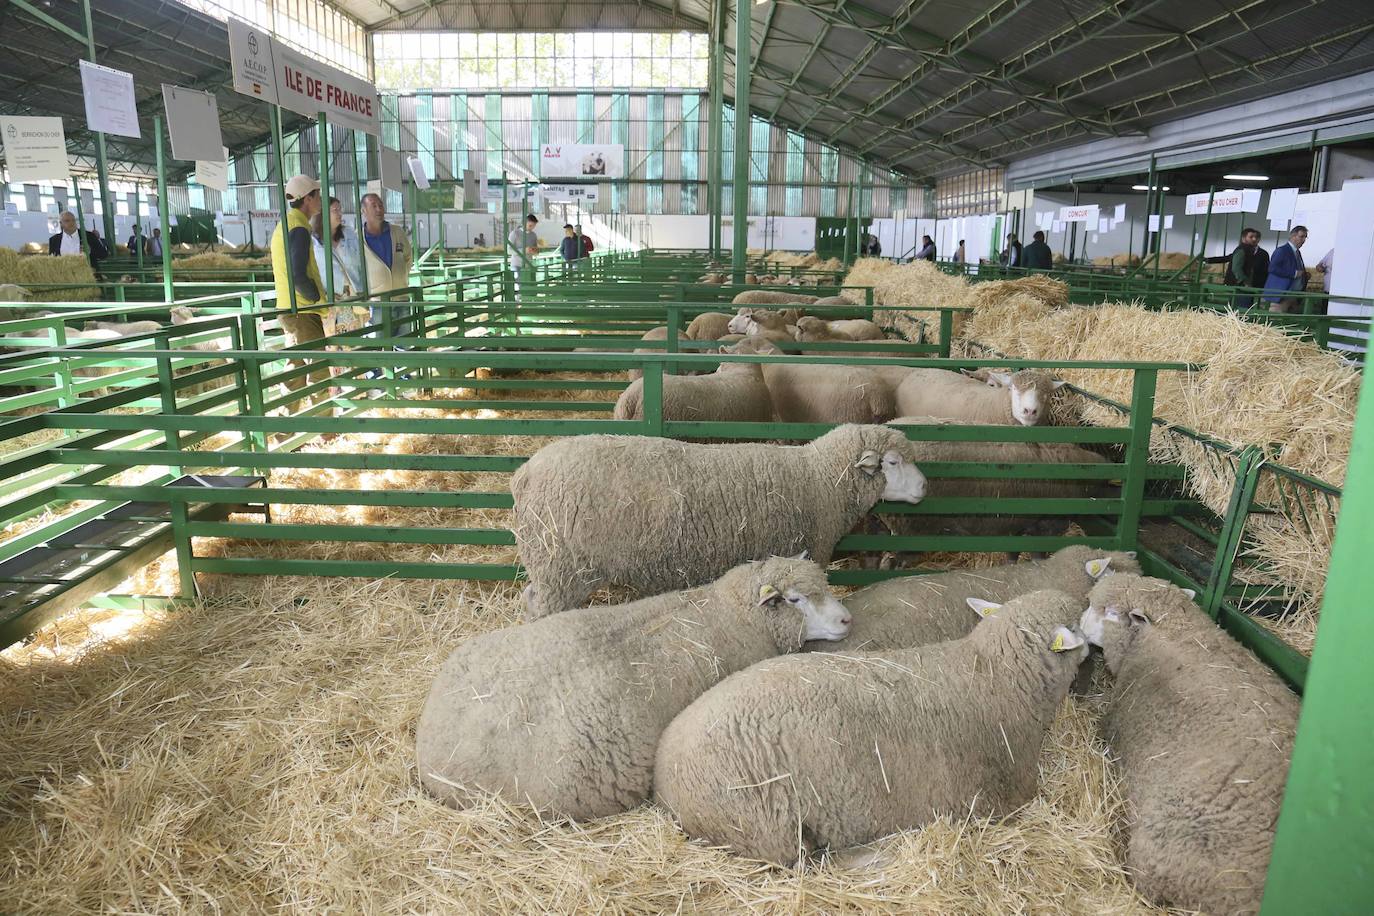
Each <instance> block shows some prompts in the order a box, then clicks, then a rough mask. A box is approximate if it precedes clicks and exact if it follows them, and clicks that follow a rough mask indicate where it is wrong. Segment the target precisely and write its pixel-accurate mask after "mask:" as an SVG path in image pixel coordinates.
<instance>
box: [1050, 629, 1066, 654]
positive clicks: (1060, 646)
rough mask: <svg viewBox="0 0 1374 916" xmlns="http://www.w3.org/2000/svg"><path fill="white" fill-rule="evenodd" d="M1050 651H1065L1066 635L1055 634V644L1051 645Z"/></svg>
mask: <svg viewBox="0 0 1374 916" xmlns="http://www.w3.org/2000/svg"><path fill="white" fill-rule="evenodd" d="M1050 651H1051V652H1063V651H1064V634H1063V633H1056V634H1054V642H1052V643H1050Z"/></svg>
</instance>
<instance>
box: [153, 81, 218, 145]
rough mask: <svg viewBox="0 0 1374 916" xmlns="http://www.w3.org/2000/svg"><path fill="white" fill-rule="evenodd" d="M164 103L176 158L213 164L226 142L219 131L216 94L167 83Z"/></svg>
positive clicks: (163, 92)
mask: <svg viewBox="0 0 1374 916" xmlns="http://www.w3.org/2000/svg"><path fill="white" fill-rule="evenodd" d="M162 104H163V106H164V107H165V108H166V109H167V132H168V133H169V134H171V136H172V158H173V159H195V160H204V161H213V160H214V159H216V158H217V157H218V156H219V154H220V150H221V149H223V148H224V140H223V138H222V137H221V136H220V129H219V100H218V99H216V98H215V94H214V93H213V92H199V91H197V90H195V89H183V88H181V87H180V86H171V85H168V84H167V83H163V84H162Z"/></svg>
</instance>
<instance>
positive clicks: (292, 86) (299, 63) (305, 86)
mask: <svg viewBox="0 0 1374 916" xmlns="http://www.w3.org/2000/svg"><path fill="white" fill-rule="evenodd" d="M229 63H230V68H231V70H232V71H233V74H234V91H235V92H239V93H242V94H243V95H249V96H252V97H253V98H258V99H262V100H263V101H265V102H273V103H275V104H278V105H281V106H282V107H283V108H288V109H290V110H291V111H294V112H295V113H296V114H299V115H303V116H305V117H307V118H314V117H317V116H318V115H319V113H320V112H322V111H323V112H324V113H325V114H326V115H328V116H329V120H330V121H331V122H332V123H334V124H337V125H339V126H340V127H348V128H351V129H353V130H360V131H362V132H363V133H365V134H371V135H372V136H374V137H381V135H382V128H381V121H380V119H379V115H380V113H381V104H380V103H379V102H378V100H377V87H376V86H374V85H372V84H371V83H369V82H367V81H365V80H362V79H359V78H358V77H356V76H351V75H349V74H347V73H345V72H343V71H342V70H339V69H338V68H336V67H331V66H329V65H328V64H325V63H321V62H320V61H317V60H315V59H314V58H312V57H307V56H305V55H304V54H302V53H300V52H299V51H296V50H295V49H293V48H289V47H287V46H286V45H285V44H281V43H278V42H274V41H273V40H272V36H271V34H270V33H268V32H267V31H265V30H263V29H258V28H255V27H254V26H250V25H248V24H247V23H245V22H240V21H238V20H236V19H230V20H229Z"/></svg>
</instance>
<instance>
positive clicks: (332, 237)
mask: <svg viewBox="0 0 1374 916" xmlns="http://www.w3.org/2000/svg"><path fill="white" fill-rule="evenodd" d="M310 234H311V236H312V237H313V240H314V245H313V251H314V253H315V266H316V267H317V268H318V269H319V271H320V276H321V277H324V276H327V274H326V273H325V266H326V265H325V250H324V246H325V240H324V214H323V213H317V214H315V216H314V217H312V218H311V220H310ZM329 245H330V247H331V248H333V249H334V299H335V301H336V302H337V300H339V299H342V298H344V297H346V296H356V295H358V293H359V292H361V291H362V281H361V280H360V279H359V277H360V276H361V273H360V269H361V267H362V265H361V264H360V263H359V256H358V238H357V236H355V235H353V233H351V232H349V231H348V229H347V228H346V227H345V226H344V224H343V205H342V204H340V203H339V199H338V198H337V197H331V198H329ZM325 291H326V292H328V289H326V290H325ZM360 326H361V320H360V319H358V318H355V317H354V314H353V306H351V305H335V306H334V307H333V308H331V309H330V310H329V313H328V314H327V315H326V316H325V332H326V333H327V334H329V335H330V336H333V335H334V334H340V333H344V332H346V331H351V330H355V329H357V328H358V327H360Z"/></svg>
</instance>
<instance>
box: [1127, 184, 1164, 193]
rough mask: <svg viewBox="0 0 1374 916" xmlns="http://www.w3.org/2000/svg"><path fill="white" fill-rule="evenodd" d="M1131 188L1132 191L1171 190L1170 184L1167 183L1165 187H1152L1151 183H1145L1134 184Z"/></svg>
mask: <svg viewBox="0 0 1374 916" xmlns="http://www.w3.org/2000/svg"><path fill="white" fill-rule="evenodd" d="M1131 190H1132V191H1167V190H1169V186H1168V185H1167V184H1166V185H1165V186H1164V187H1162V188H1159V187H1154V188H1152V187H1150V186H1149V185H1144V184H1133V185H1131Z"/></svg>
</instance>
